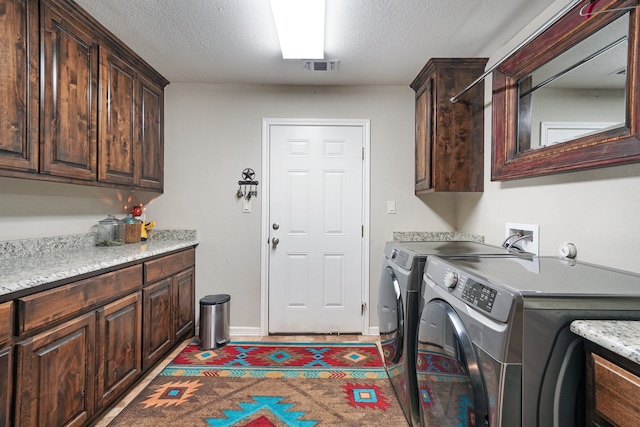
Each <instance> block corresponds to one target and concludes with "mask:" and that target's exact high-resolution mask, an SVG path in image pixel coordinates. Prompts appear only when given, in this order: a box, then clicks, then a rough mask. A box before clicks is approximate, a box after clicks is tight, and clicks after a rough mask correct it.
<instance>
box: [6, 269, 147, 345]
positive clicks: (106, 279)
mask: <svg viewBox="0 0 640 427" xmlns="http://www.w3.org/2000/svg"><path fill="white" fill-rule="evenodd" d="M141 286H142V267H141V266H140V265H135V266H132V267H128V268H124V269H122V270H117V271H113V272H111V273H106V274H102V275H100V276H97V277H92V278H89V279H85V280H80V281H78V282H75V283H71V284H68V285H64V286H60V287H59V288H55V289H50V290H48V291H44V292H39V293H37V294H34V295H30V296H26V297H23V298H20V299H19V300H18V304H19V312H20V314H19V320H18V322H19V329H20V330H19V333H25V332H28V331H30V330H33V329H35V328H39V327H41V326H43V325H46V324H48V323H51V322H54V321H56V320H59V319H62V318H65V317H68V316H71V315H73V314H75V313H79V312H81V311H82V310H84V309H86V308H89V307H92V306H95V305H98V304H100V303H103V302H106V301H108V300H110V299H113V298H116V297H119V296H122V295H125V294H127V293H129V292H132V291H134V290H136V289H140V287H141Z"/></svg>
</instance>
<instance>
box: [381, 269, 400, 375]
mask: <svg viewBox="0 0 640 427" xmlns="http://www.w3.org/2000/svg"><path fill="white" fill-rule="evenodd" d="M378 319H379V327H380V344H381V346H382V354H383V356H384V364H385V366H387V367H389V366H391V365H395V364H397V363H398V362H399V361H400V358H401V357H402V345H403V342H404V341H403V340H404V308H403V302H402V292H401V290H400V284H399V283H398V278H397V277H396V274H395V273H394V271H393V269H392V268H391V267H385V268H384V270H382V277H380V286H379V287H378Z"/></svg>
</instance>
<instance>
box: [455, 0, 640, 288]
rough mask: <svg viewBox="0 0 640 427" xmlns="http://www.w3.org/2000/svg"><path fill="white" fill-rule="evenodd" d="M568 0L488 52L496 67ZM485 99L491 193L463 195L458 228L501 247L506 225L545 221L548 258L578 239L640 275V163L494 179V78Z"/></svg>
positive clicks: (584, 252)
mask: <svg viewBox="0 0 640 427" xmlns="http://www.w3.org/2000/svg"><path fill="white" fill-rule="evenodd" d="M565 4H566V1H563V0H559V1H556V2H555V3H554V4H553V5H551V6H550V7H549V8H548V9H547V10H546V11H545V12H544V13H543V14H541V16H539V17H538V18H537V19H536V20H534V21H533V22H531V23H530V25H529V26H528V27H527V28H525V29H523V30H522V32H520V33H519V34H518V35H516V36H515V37H514V38H513V40H512V41H511V42H510V43H508V44H507V45H505V46H504V47H503V48H502V49H501V50H500V51H499V52H488V53H486V54H487V55H488V56H490V59H489V62H488V64H489V66H490V65H492V64H494V63H495V62H497V61H498V60H499V59H500V58H502V57H503V56H504V55H505V54H506V53H507V52H508V51H509V50H511V49H512V48H513V47H514V46H516V45H517V44H518V43H519V42H520V41H521V40H523V39H525V38H526V37H527V36H528V35H529V34H531V33H533V32H534V31H535V30H536V29H537V28H539V27H540V26H541V25H542V24H543V23H544V22H545V21H546V20H547V19H549V18H550V17H551V16H552V15H553V14H554V13H555V11H557V10H559V9H561V8H562V7H563V6H565ZM485 101H486V110H485V191H484V193H483V194H482V195H481V196H475V195H460V196H458V197H457V212H458V215H457V220H456V227H457V228H458V229H460V230H462V231H466V232H473V233H481V234H483V235H485V237H486V241H487V242H488V243H493V244H500V243H501V242H502V241H503V240H504V237H505V223H506V222H515V223H526V224H538V225H539V226H540V254H541V255H554V256H555V255H557V254H558V247H559V246H560V244H562V243H563V242H572V243H574V244H575V245H576V246H577V248H578V259H579V260H581V261H586V262H592V263H597V264H603V265H607V266H610V267H615V268H622V269H626V270H630V271H634V272H639V273H640V263H639V262H638V260H639V256H640V240H638V236H640V221H637V212H639V211H640V197H638V195H637V194H638V188H639V187H640V165H638V164H636V165H626V166H615V167H609V168H602V169H594V170H589V171H581V172H572V173H565V174H558V175H551V176H546V177H539V178H529V179H519V180H513V181H504V182H491V178H490V176H491V175H490V168H491V165H490V153H491V79H486V80H485ZM605 286H606V285H605Z"/></svg>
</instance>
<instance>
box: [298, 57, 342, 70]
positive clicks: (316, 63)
mask: <svg viewBox="0 0 640 427" xmlns="http://www.w3.org/2000/svg"><path fill="white" fill-rule="evenodd" d="M339 63H340V61H338V60H337V59H332V60H315V59H314V60H311V59H303V60H302V67H303V68H304V69H305V70H307V71H338V64H339Z"/></svg>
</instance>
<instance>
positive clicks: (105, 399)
mask: <svg viewBox="0 0 640 427" xmlns="http://www.w3.org/2000/svg"><path fill="white" fill-rule="evenodd" d="M97 314H98V339H97V355H98V358H97V364H98V373H97V375H96V378H97V393H96V398H97V406H98V408H101V407H103V406H106V405H109V404H111V403H112V402H114V401H115V399H116V398H117V397H119V396H120V395H121V393H122V392H123V391H124V390H126V389H128V388H129V387H130V386H132V385H133V384H134V383H135V381H136V380H137V379H138V377H139V375H140V373H141V372H142V352H141V350H142V293H141V292H140V291H138V292H136V293H135V294H133V295H129V296H127V297H124V298H122V299H120V300H118V301H115V302H113V303H111V304H108V305H106V306H104V307H102V308H100V309H99V310H98V312H97Z"/></svg>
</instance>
